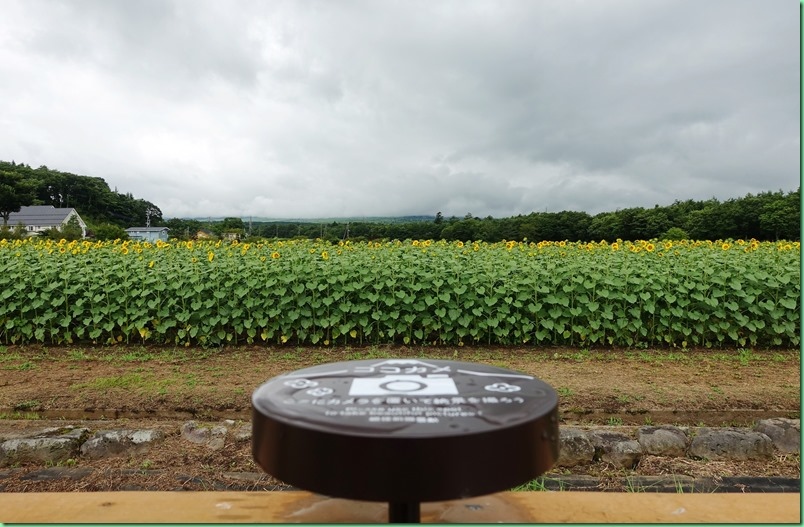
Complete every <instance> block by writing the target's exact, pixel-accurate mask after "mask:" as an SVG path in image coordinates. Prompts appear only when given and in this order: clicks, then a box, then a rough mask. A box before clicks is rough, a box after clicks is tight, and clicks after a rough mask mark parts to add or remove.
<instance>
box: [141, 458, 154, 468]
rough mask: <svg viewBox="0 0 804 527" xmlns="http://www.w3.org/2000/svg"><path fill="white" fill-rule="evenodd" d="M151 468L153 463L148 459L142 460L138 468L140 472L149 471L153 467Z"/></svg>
mask: <svg viewBox="0 0 804 527" xmlns="http://www.w3.org/2000/svg"><path fill="white" fill-rule="evenodd" d="M153 466H154V462H153V461H151V460H150V459H144V460H143V461H142V463H140V468H141V469H142V470H148V469H150V468H151V467H153Z"/></svg>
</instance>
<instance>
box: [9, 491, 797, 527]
mask: <svg viewBox="0 0 804 527" xmlns="http://www.w3.org/2000/svg"><path fill="white" fill-rule="evenodd" d="M386 521H387V506H386V505H385V504H382V503H369V502H356V501H348V500H338V499H331V498H325V497H323V496H317V495H314V494H310V493H308V492H71V493H6V494H3V493H0V522H3V523H297V522H299V523H339V522H342V523H365V522H368V523H384V522H386ZM800 521H801V495H800V494H792V493H791V494H782V493H779V494H670V493H667V494H664V493H603V492H502V493H499V494H493V495H490V496H482V497H478V498H470V499H465V500H455V501H448V502H439V503H425V504H422V522H423V523H435V522H438V523H473V522H479V523H495V522H506V523H507V522H515V523H519V522H524V523H565V522H566V523H629V522H636V523H713V522H714V523H796V524H799V523H800Z"/></svg>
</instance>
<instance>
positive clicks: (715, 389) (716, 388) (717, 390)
mask: <svg viewBox="0 0 804 527" xmlns="http://www.w3.org/2000/svg"><path fill="white" fill-rule="evenodd" d="M710 388H712V391H713V392H715V393H716V394H718V395H723V388H721V387H720V386H715V385H714V384H713V385H711V386H710Z"/></svg>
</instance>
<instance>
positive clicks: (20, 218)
mask: <svg viewBox="0 0 804 527" xmlns="http://www.w3.org/2000/svg"><path fill="white" fill-rule="evenodd" d="M73 210H75V209H57V208H56V207H54V206H53V205H34V206H31V207H21V208H20V211H19V212H12V213H11V214H9V216H8V224H9V225H16V224H18V223H22V224H23V225H31V226H36V227H45V226H48V225H60V224H61V223H62V222H63V221H64V220H65V219H67V216H68V215H69V214H70V212H71V211H73Z"/></svg>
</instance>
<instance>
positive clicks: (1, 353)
mask: <svg viewBox="0 0 804 527" xmlns="http://www.w3.org/2000/svg"><path fill="white" fill-rule="evenodd" d="M17 360H22V355H20V354H19V353H16V352H15V353H9V351H8V348H5V347H4V348H0V362H11V361H17Z"/></svg>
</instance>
